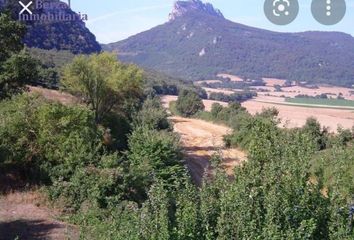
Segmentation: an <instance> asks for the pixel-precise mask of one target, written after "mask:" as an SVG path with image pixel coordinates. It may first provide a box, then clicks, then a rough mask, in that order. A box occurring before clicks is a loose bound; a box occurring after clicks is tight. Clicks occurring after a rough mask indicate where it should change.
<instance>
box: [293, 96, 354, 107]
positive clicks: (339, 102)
mask: <svg viewBox="0 0 354 240" xmlns="http://www.w3.org/2000/svg"><path fill="white" fill-rule="evenodd" d="M286 102H287V103H294V104H308V105H323V106H338V107H354V101H351V100H344V99H315V98H287V99H286Z"/></svg>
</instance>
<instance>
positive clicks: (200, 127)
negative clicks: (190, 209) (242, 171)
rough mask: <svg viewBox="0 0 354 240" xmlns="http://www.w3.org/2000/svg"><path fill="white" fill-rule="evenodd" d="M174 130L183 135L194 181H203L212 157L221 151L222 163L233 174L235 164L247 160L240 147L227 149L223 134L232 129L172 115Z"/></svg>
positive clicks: (187, 159)
mask: <svg viewBox="0 0 354 240" xmlns="http://www.w3.org/2000/svg"><path fill="white" fill-rule="evenodd" d="M171 120H172V121H173V123H174V131H175V132H177V133H179V134H180V136H181V141H182V146H183V148H184V153H185V156H186V161H187V166H188V168H189V170H190V172H191V175H192V177H193V179H194V181H195V182H196V183H197V184H200V183H201V182H202V178H203V175H204V173H205V171H208V172H210V170H211V168H210V162H209V160H210V158H211V156H212V155H213V154H216V153H219V154H221V156H222V158H223V163H222V165H223V166H224V167H225V170H226V171H227V173H228V174H232V172H233V169H234V167H235V166H237V165H238V164H240V163H241V162H242V161H244V160H246V155H245V153H243V152H242V151H240V150H238V149H226V148H225V147H224V143H223V136H224V135H226V134H228V133H230V132H231V129H229V128H227V127H224V126H220V125H216V124H213V123H209V122H206V121H202V120H197V119H187V118H182V117H172V118H171Z"/></svg>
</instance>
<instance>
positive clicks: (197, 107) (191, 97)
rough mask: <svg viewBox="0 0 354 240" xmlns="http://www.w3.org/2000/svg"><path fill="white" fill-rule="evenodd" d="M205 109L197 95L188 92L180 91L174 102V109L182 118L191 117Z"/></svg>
mask: <svg viewBox="0 0 354 240" xmlns="http://www.w3.org/2000/svg"><path fill="white" fill-rule="evenodd" d="M204 108H205V106H204V104H203V101H202V99H201V98H200V97H199V96H198V94H197V93H195V92H193V91H188V90H182V91H181V93H180V94H179V96H178V100H177V102H176V109H177V111H178V113H179V114H181V115H182V116H184V117H191V116H193V115H194V114H196V113H197V112H199V111H203V110H204Z"/></svg>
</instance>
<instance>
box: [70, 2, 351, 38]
mask: <svg viewBox="0 0 354 240" xmlns="http://www.w3.org/2000/svg"><path fill="white" fill-rule="evenodd" d="M208 2H210V3H212V4H213V5H214V7H216V8H219V9H220V10H221V11H222V12H223V14H224V15H225V17H226V18H228V19H230V20H232V21H234V22H238V23H242V24H246V25H249V26H254V27H258V28H263V29H269V30H274V31H280V32H299V31H308V30H321V31H341V32H347V33H349V34H351V35H353V36H354V0H346V2H347V13H346V16H345V18H344V19H343V20H342V21H341V22H340V23H338V24H337V25H334V26H324V25H321V24H319V23H318V22H316V20H314V18H313V17H312V14H311V0H299V3H300V12H299V15H298V17H297V19H296V20H295V21H294V22H292V23H291V24H289V25H286V26H277V25H274V24H272V23H270V22H269V21H268V20H267V19H266V17H265V16H264V13H263V4H264V0H209V1H208ZM173 3H174V0H129V1H126V0H89V1H88V0H71V5H72V8H73V9H74V10H75V11H77V12H81V13H87V14H88V17H89V21H88V22H87V27H88V28H89V29H90V30H91V31H92V32H93V33H94V34H95V35H96V37H97V40H98V41H99V42H101V43H109V42H116V41H119V40H122V39H125V38H127V37H129V36H131V35H134V34H137V33H139V32H142V31H145V30H148V29H150V28H152V27H154V26H157V25H159V24H163V23H164V22H166V21H167V19H168V14H169V13H170V12H171V9H172V6H173Z"/></svg>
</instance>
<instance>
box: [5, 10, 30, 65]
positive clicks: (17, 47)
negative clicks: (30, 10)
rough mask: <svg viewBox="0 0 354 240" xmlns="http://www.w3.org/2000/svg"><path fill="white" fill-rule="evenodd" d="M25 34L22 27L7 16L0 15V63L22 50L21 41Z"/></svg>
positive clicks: (24, 29)
mask: <svg viewBox="0 0 354 240" xmlns="http://www.w3.org/2000/svg"><path fill="white" fill-rule="evenodd" d="M25 33H26V28H25V26H24V25H22V24H20V23H19V22H18V21H13V20H12V19H11V17H10V16H9V14H7V13H4V12H1V13H0V39H1V40H0V63H3V62H4V61H6V60H7V59H8V58H9V57H10V56H11V55H13V54H16V53H18V52H20V51H21V50H22V49H23V43H22V39H23V37H24V36H25Z"/></svg>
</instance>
